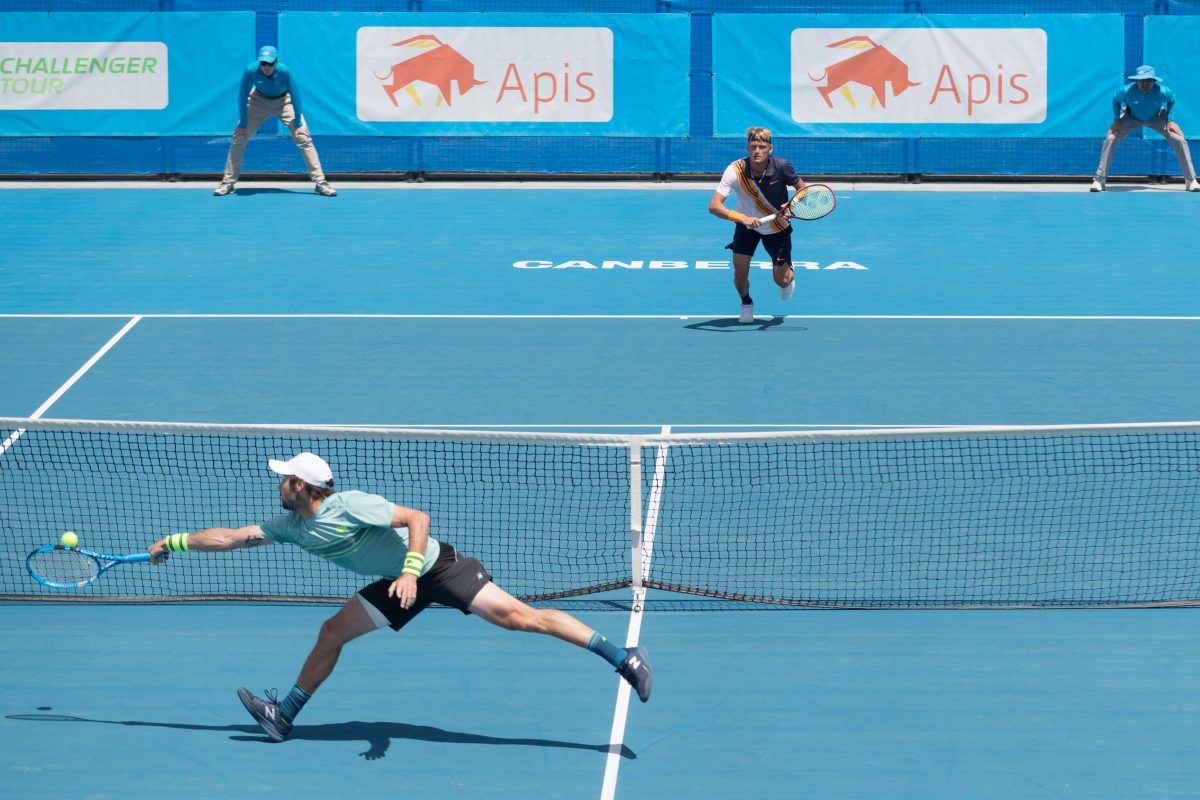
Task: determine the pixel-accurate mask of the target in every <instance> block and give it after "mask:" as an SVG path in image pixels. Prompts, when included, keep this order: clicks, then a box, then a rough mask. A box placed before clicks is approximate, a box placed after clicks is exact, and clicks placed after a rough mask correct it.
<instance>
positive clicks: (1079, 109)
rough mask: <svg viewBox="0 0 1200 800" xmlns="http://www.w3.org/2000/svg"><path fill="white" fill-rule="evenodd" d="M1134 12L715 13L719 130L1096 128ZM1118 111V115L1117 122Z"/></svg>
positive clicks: (973, 132)
mask: <svg viewBox="0 0 1200 800" xmlns="http://www.w3.org/2000/svg"><path fill="white" fill-rule="evenodd" d="M1123 61H1124V28H1123V21H1122V18H1121V16H1120V15H1116V14H1098V15H1087V14H1084V15H1076V14H1071V15H1066V14H1060V15H1053V14H1049V15H1029V16H1015V15H988V16H958V15H954V16H940V15H939V16H914V15H904V16H901V15H894V16H875V15H870V16H866V15H863V16H858V15H853V16H852V15H829V16H827V15H819V16H817V15H811V16H810V15H803V16H801V15H796V16H783V17H777V18H773V20H772V25H770V26H764V25H763V24H762V22H761V17H756V16H751V15H738V14H718V15H715V16H714V18H713V72H714V73H715V77H714V79H713V107H714V127H715V132H716V133H717V135H722V136H740V135H742V134H743V132H744V131H745V129H746V128H747V127H749V126H750V125H765V126H767V127H770V128H773V129H775V131H776V132H778V133H782V134H785V135H808V136H821V135H824V136H888V137H922V136H931V137H952V136H971V137H982V136H986V137H1006V136H1031V137H1085V136H1086V137H1096V136H1100V135H1102V134H1103V132H1104V129H1105V128H1107V127H1108V124H1109V122H1111V119H1109V109H1108V108H1107V107H1106V102H1105V97H1106V96H1107V95H1111V93H1112V90H1113V89H1112V87H1111V83H1112V81H1111V77H1110V76H1111V73H1112V70H1113V65H1119V64H1122V63H1123ZM1106 120H1107V121H1106Z"/></svg>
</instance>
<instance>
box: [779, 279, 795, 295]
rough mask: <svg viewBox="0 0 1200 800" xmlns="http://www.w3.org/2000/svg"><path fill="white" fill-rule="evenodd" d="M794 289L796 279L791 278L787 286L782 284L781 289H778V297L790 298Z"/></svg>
mask: <svg viewBox="0 0 1200 800" xmlns="http://www.w3.org/2000/svg"><path fill="white" fill-rule="evenodd" d="M795 291H796V279H795V278H792V282H791V283H789V284H788V285H787V286H784V287H783V288H782V289H780V290H779V299H780V300H791V299H792V293H793V292H795Z"/></svg>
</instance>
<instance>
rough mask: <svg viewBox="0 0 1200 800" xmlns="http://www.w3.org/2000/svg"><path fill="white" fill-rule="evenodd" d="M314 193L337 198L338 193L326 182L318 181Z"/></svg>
mask: <svg viewBox="0 0 1200 800" xmlns="http://www.w3.org/2000/svg"><path fill="white" fill-rule="evenodd" d="M313 191H315V192H316V193H317V194H319V195H324V196H325V197H337V192H336V191H334V189H333V187H332V186H330V185H329V184H328V183H327V182H326V181H317V184H316V186H314V187H313Z"/></svg>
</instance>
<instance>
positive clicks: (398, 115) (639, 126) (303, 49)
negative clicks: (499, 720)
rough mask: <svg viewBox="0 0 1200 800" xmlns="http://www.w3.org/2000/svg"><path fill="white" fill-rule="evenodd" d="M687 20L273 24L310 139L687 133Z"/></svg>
mask: <svg viewBox="0 0 1200 800" xmlns="http://www.w3.org/2000/svg"><path fill="white" fill-rule="evenodd" d="M690 30H691V29H690V22H689V18H688V16H687V15H685V14H517V13H500V14H476V13H462V14H451V13H447V14H428V13H413V14H408V13H391V14H360V13H345V14H328V13H326V14H318V13H306V12H299V13H290V12H285V13H283V14H280V16H279V47H280V60H281V61H283V62H284V63H286V64H287V65H288V68H289V69H291V70H293V72H294V73H295V75H296V76H297V80H299V81H300V82H301V85H302V86H303V87H304V103H305V118H306V119H307V120H308V122H309V126H310V127H311V129H312V130H313V132H314V133H316V134H342V135H364V136H373V135H387V136H403V135H423V136H429V135H435V136H447V135H451V136H452V135H470V136H478V135H481V134H487V135H543V136H545V135H552V136H564V135H603V136H681V135H684V134H686V133H687V125H688V101H689V92H688V87H689V80H688V71H689V63H688V58H689V42H690Z"/></svg>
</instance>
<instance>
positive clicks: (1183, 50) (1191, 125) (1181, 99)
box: [1109, 15, 1200, 164]
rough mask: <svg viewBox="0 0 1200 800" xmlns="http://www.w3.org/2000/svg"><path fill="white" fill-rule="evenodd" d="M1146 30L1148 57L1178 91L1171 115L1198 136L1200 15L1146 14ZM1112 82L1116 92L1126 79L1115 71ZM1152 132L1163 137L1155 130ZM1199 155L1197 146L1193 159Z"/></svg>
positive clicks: (1186, 132)
mask: <svg viewBox="0 0 1200 800" xmlns="http://www.w3.org/2000/svg"><path fill="white" fill-rule="evenodd" d="M1144 30H1145V55H1144V61H1145V63H1147V64H1149V65H1150V66H1152V67H1154V69H1155V71H1156V72H1157V73H1158V74H1159V75H1160V76H1161V77H1162V79H1163V83H1164V84H1166V86H1168V87H1169V88H1170V89H1171V91H1173V92H1175V108H1174V109H1173V111H1172V113H1171V117H1172V118H1173V119H1174V120H1175V122H1177V123H1178V124H1179V127H1180V128H1182V129H1183V135H1184V136H1186V137H1187V138H1189V139H1192V140H1195V139H1196V138H1197V137H1200V44H1197V43H1198V42H1200V17H1185V16H1175V15H1171V16H1169V17H1167V16H1163V17H1146V19H1145V29H1144ZM1129 74H1133V73H1129ZM1110 83H1111V85H1110V87H1109V88H1110V93H1112V92H1115V91H1116V90H1117V89H1118V88H1120V86H1121V85H1122V83H1123V79H1122V77H1119V76H1116V75H1114V76H1113V78H1112V80H1111V82H1110ZM1148 136H1149V137H1150V138H1151V139H1158V138H1159V137H1158V136H1156V135H1154V134H1153V133H1151V134H1148ZM1160 141H1161V140H1160ZM1167 158H1168V159H1169V160H1168V162H1167V163H1168V164H1171V163H1174V159H1173V158H1172V157H1171V154H1170V151H1167ZM1196 158H1197V153H1196V151H1195V149H1194V148H1193V150H1192V159H1193V161H1195V160H1196Z"/></svg>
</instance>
